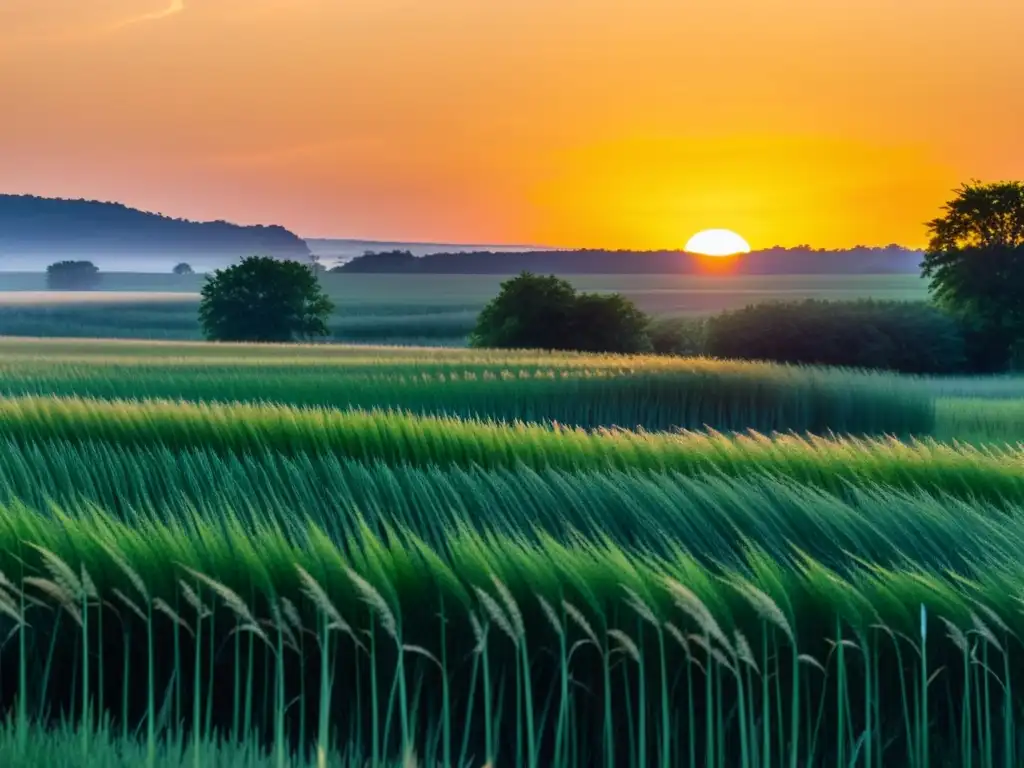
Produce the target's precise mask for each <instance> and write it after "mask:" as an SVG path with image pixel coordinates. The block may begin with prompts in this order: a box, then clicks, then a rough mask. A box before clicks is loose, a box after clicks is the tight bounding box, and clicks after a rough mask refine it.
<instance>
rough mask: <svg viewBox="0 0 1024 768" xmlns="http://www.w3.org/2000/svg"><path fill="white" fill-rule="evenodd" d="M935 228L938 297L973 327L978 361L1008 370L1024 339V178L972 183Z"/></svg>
mask: <svg viewBox="0 0 1024 768" xmlns="http://www.w3.org/2000/svg"><path fill="white" fill-rule="evenodd" d="M928 231H929V235H930V241H929V244H928V250H927V251H926V252H925V256H924V261H923V262H922V264H921V268H922V272H923V274H924V276H925V277H927V278H929V280H930V281H931V284H930V290H931V292H932V295H933V296H934V297H935V299H936V300H937V301H938V302H939V303H940V304H942V305H943V306H945V307H946V308H948V309H950V310H952V311H954V312H955V313H957V314H958V315H960V316H961V317H962V318H963V319H964V321H965V323H966V324H967V325H968V328H969V329H970V330H969V333H970V335H971V338H970V339H969V344H968V347H969V350H968V352H969V354H971V355H972V357H974V361H973V362H974V364H975V365H976V366H978V367H980V368H987V369H998V368H1001V367H1005V365H1006V364H1007V363H1008V362H1009V359H1010V356H1011V353H1012V350H1013V347H1014V345H1017V344H1019V343H1020V342H1021V340H1022V339H1024V183H1021V182H998V183H992V184H982V183H980V182H972V183H969V184H964V185H963V186H962V187H960V189H958V190H957V191H956V196H955V197H954V198H953V199H952V200H951V201H949V202H948V203H946V205H945V206H944V208H943V215H942V216H940V217H938V218H936V219H934V220H932V221H930V222H929V223H928Z"/></svg>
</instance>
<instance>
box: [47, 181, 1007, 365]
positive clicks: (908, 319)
mask: <svg viewBox="0 0 1024 768" xmlns="http://www.w3.org/2000/svg"><path fill="white" fill-rule="evenodd" d="M927 227H928V234H929V245H928V248H927V250H926V251H925V252H924V254H923V257H922V260H921V262H920V268H921V270H922V273H923V274H924V276H925V277H926V278H927V279H928V280H929V291H930V294H931V302H928V303H923V302H922V303H913V302H876V301H858V302H822V301H815V300H809V301H804V302H796V303H789V304H780V303H766V304H761V305H755V306H751V307H747V308H745V309H741V310H737V311H733V312H725V313H723V314H721V315H718V316H716V317H713V318H708V319H698V320H686V319H675V320H672V319H668V320H666V319H653V318H650V317H648V316H647V315H645V314H644V313H643V312H641V311H640V309H639V308H638V307H637V306H636V305H635V304H634V303H633V302H632V301H630V300H629V299H627V298H625V297H624V296H622V295H620V294H591V293H579V292H577V291H576V290H575V289H574V288H573V287H572V285H571V284H570V283H569V282H568V281H567V280H565V279H564V278H562V277H556V276H554V275H546V276H545V275H537V274H533V273H530V272H523V273H522V274H520V275H518V276H517V277H514V278H512V279H510V280H507V281H505V282H503V283H502V284H501V289H500V291H499V293H498V295H497V296H496V297H495V298H494V299H493V300H492V301H491V302H489V303H488V304H487V305H486V306H485V307H484V309H483V311H482V312H481V313H480V315H479V317H478V319H477V323H476V327H475V328H474V330H473V332H472V334H471V336H470V344H472V345H474V346H478V347H491V348H531V349H551V350H579V351H586V352H611V353H642V352H653V353H660V354H707V355H712V356H716V357H732V358H747V359H763V360H777V361H780V362H792V363H818V364H824V365H849V366H857V367H866V368H885V369H889V370H899V371H906V372H911V373H946V372H955V371H965V372H966V371H972V372H992V371H1002V370H1006V369H1007V368H1009V367H1010V366H1011V365H1012V364H1013V363H1014V361H1015V358H1017V357H1020V356H1021V352H1022V351H1024V183H1021V182H1000V183H992V184H982V183H980V182H971V183H968V184H964V185H963V186H961V187H960V188H959V189H958V190H956V193H955V196H954V197H953V199H952V200H950V201H949V202H948V203H947V204H946V205H945V206H944V207H943V210H942V214H941V215H940V216H938V217H937V218H935V219H934V220H932V221H931V222H929V223H928V225H927ZM179 268H180V269H181V270H185V269H186V268H188V265H184V264H183V265H179V267H177V268H175V271H176V272H178V270H179ZM188 269H190V268H188ZM97 272H98V271H97V270H96V269H95V267H94V266H92V265H91V264H88V263H87V262H86V263H84V264H83V263H81V262H77V263H76V262H63V263H61V264H57V265H52V266H51V268H50V270H48V276H49V277H50V279H51V287H54V288H57V287H58V282H57V281H58V279H65V278H66V279H72V278H74V279H75V280H78V281H80V282H84V283H90V281H95V280H97V279H98V277H97ZM321 272H322V268H320V267H319V265H318V264H313V265H312V266H308V265H306V264H302V263H299V262H296V261H281V260H277V259H274V258H271V257H267V256H255V257H250V258H248V259H245V260H243V261H241V262H240V263H238V264H235V265H233V266H231V267H228V268H227V269H223V270H217V271H215V272H213V273H212V275H210V276H209V277H208V278H207V282H206V284H205V285H204V287H203V289H202V300H201V303H200V310H199V315H200V322H201V324H202V327H203V330H204V333H205V335H206V336H207V338H209V339H211V340H217V341H262V342H285V341H292V340H296V339H310V338H317V337H322V336H326V335H328V333H329V331H328V327H327V319H328V317H329V315H330V313H331V312H332V311H333V308H334V307H333V303H332V302H331V300H330V299H329V298H328V296H327V295H326V294H325V293H324V291H323V289H322V287H321V286H320V283H319V279H318V275H319V274H320V273H321ZM182 273H185V272H182ZM62 276H63V277H62Z"/></svg>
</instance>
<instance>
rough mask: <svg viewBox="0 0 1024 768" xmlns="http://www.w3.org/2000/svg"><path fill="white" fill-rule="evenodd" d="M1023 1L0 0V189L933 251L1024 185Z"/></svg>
mask: <svg viewBox="0 0 1024 768" xmlns="http://www.w3.org/2000/svg"><path fill="white" fill-rule="evenodd" d="M1021 29H1024V2H1020V0H859V1H858V2H839V0H0V192H15V193H32V194H39V195H45V196H59V197H76V198H77V197H84V198H90V199H102V200H117V201H121V202H124V203H126V204H129V205H133V206H136V207H140V208H143V209H145V210H151V211H159V212H162V213H165V214H167V215H173V216H183V217H188V218H196V219H203V220H206V219H227V220H231V221H237V222H239V223H279V224H282V225H284V226H287V227H289V228H290V229H292V230H293V231H295V232H297V233H298V234H300V235H302V236H305V237H359V238H374V239H382V240H416V241H427V242H449V243H450V242H466V243H521V244H546V245H553V246H564V247H608V248H679V247H681V246H682V245H683V244H684V243H685V242H686V240H687V239H688V238H689V237H690V235H692V234H693V233H694V232H696V231H698V230H701V229H705V228H715V227H725V228H730V229H734V230H736V231H737V232H739V233H740V234H741V235H743V236H744V237H746V239H747V240H748V241H749V242H750V243H751V245H752V246H754V247H755V248H758V247H769V246H772V245H776V244H778V245H787V246H792V245H798V244H804V243H807V244H811V245H814V246H816V247H829V248H832V247H844V246H851V245H854V244H861V243H863V244H868V245H883V244H887V243H891V242H897V243H901V244H904V245H908V246H918V245H921V244H923V243H924V242H925V241H926V233H925V226H924V222H926V221H927V220H929V219H931V218H933V217H934V216H935V215H937V214H938V213H939V209H940V207H941V205H942V204H943V202H945V201H946V200H947V199H949V197H950V196H951V190H953V189H954V188H955V187H956V186H957V185H959V184H960V183H961V182H963V181H968V180H971V179H980V180H983V181H994V180H1002V179H1020V178H1024V142H1022V141H1021V135H1022V133H1024V88H1022V87H1020V83H1021V81H1022V79H1024V46H1021V45H1020V43H1019V31H1020V30H1021Z"/></svg>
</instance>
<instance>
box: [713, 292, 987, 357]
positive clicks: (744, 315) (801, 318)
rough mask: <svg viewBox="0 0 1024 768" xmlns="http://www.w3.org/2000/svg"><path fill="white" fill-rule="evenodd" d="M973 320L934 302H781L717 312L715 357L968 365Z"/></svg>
mask: <svg viewBox="0 0 1024 768" xmlns="http://www.w3.org/2000/svg"><path fill="white" fill-rule="evenodd" d="M965 333H966V328H965V327H964V326H963V324H962V323H961V322H960V321H959V320H958V319H957V318H956V317H954V316H953V315H951V314H950V313H948V312H945V311H943V310H942V309H939V308H938V307H935V306H933V305H931V304H928V303H926V302H901V301H872V300H860V301H822V300H817V299H809V300H806V301H799V302H785V303H783V302H774V303H765V304H758V305H754V306H749V307H746V308H744V309H740V310H735V311H731V312H723V313H722V314H720V315H716V316H715V317H712V318H709V319H708V320H707V322H706V328H705V336H704V352H705V354H708V355H711V356H713V357H722V358H739V359H746V360H771V361H774V362H780V363H801V364H814V365H836V366H849V367H855V368H872V369H883V370H890V371H899V372H902V373H918V374H935V373H954V372H963V371H966V370H968V369H969V368H970V367H971V366H970V365H969V364H968V355H967V345H966V341H965Z"/></svg>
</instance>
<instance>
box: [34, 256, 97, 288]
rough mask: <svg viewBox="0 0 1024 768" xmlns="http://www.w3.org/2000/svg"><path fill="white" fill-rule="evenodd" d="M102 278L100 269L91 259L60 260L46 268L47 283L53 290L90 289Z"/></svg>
mask: <svg viewBox="0 0 1024 768" xmlns="http://www.w3.org/2000/svg"><path fill="white" fill-rule="evenodd" d="M100 280H101V277H100V270H99V268H98V267H97V266H96V265H95V264H93V263H92V262H91V261H58V262H57V263H55V264H51V265H50V266H48V267H47V268H46V285H47V287H48V288H49V289H50V290H52V291H88V290H91V289H93V288H95V287H96V286H98V285H99V284H100Z"/></svg>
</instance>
